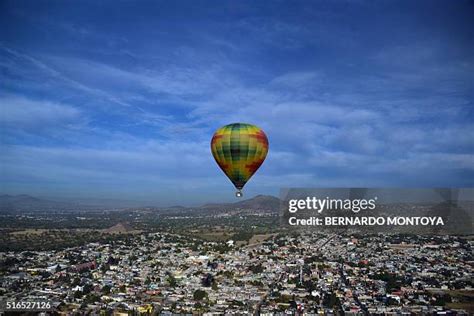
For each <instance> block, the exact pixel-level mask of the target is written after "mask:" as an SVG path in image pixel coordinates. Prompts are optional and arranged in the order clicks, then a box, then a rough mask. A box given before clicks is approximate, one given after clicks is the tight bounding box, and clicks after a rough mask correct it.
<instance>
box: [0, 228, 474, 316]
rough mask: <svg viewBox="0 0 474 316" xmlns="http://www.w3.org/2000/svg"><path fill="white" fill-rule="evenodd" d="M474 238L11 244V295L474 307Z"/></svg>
mask: <svg viewBox="0 0 474 316" xmlns="http://www.w3.org/2000/svg"><path fill="white" fill-rule="evenodd" d="M473 246H474V242H473V240H472V239H470V238H469V237H456V236H424V237H423V236H416V235H390V234H372V235H370V234H367V235H357V234H344V235H340V234H321V233H314V232H288V233H285V234H283V233H279V234H269V235H268V236H267V237H266V239H265V240H261V241H259V242H255V243H251V244H245V245H242V244H239V243H237V242H235V241H234V240H231V239H229V240H227V241H220V242H216V241H204V240H202V239H199V238H195V237H191V236H185V235H180V234H173V233H165V232H143V233H140V234H133V235H130V236H128V237H127V238H123V239H118V240H112V241H110V242H93V243H88V244H85V245H82V246H77V247H71V248H67V249H62V250H53V251H20V252H14V251H10V252H3V253H1V254H0V256H1V263H2V265H1V276H0V287H1V288H0V294H1V297H2V300H3V301H25V300H29V301H32V300H44V301H47V302H51V306H52V309H51V310H52V311H53V312H55V313H59V314H70V313H78V314H85V313H94V314H99V313H106V314H112V313H113V314H114V315H122V314H123V315H132V314H134V315H137V314H163V315H167V314H172V313H200V314H206V315H218V314H219V315H220V314H256V313H258V314H260V315H272V314H277V313H282V312H285V313H290V314H329V315H331V314H338V315H343V314H345V315H364V314H379V315H381V314H409V313H415V314H436V313H439V314H449V313H451V314H458V315H468V314H469V313H473V312H474V310H473V308H474V306H473V304H472V302H473V300H474V288H473V276H474V267H473V263H474V258H473V251H472V249H473Z"/></svg>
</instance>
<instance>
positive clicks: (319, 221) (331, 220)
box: [288, 197, 444, 226]
mask: <svg viewBox="0 0 474 316" xmlns="http://www.w3.org/2000/svg"><path fill="white" fill-rule="evenodd" d="M376 202H377V197H374V198H373V199H331V198H329V197H326V198H324V199H320V198H317V197H306V198H304V199H291V200H289V201H288V212H289V213H290V214H293V215H296V214H295V213H297V212H298V211H311V212H313V213H315V215H319V214H321V213H322V212H323V211H331V210H343V211H351V212H353V213H359V212H360V211H364V210H374V209H375V208H376ZM288 224H290V225H291V226H348V225H349V226H374V225H379V226H383V225H395V226H415V225H423V226H427V225H430V226H438V225H444V221H443V218H442V217H440V216H412V217H410V216H393V217H390V216H388V217H384V216H347V217H345V216H325V217H317V216H310V217H305V218H297V216H290V217H289V218H288Z"/></svg>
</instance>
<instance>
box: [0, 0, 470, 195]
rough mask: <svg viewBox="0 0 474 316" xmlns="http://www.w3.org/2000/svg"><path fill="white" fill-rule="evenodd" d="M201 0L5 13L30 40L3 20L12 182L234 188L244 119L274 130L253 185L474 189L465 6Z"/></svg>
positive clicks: (141, 189)
mask: <svg viewBox="0 0 474 316" xmlns="http://www.w3.org/2000/svg"><path fill="white" fill-rule="evenodd" d="M189 5H190V6H191V7H193V10H189V12H188V11H186V10H184V11H183V12H180V13H179V14H177V12H176V11H175V9H173V8H172V6H170V7H168V6H167V5H160V6H159V8H158V7H157V8H155V7H154V6H153V5H150V9H149V12H145V11H143V10H141V9H140V8H129V10H131V11H133V12H127V16H126V17H125V16H124V15H123V12H122V10H118V11H116V10H107V8H106V7H107V6H104V7H103V6H102V5H101V6H97V7H94V8H95V10H89V9H90V8H87V6H88V4H82V3H81V4H75V6H78V8H77V9H82V10H86V11H87V12H91V15H90V17H88V19H87V21H86V20H85V19H84V17H83V15H77V16H71V15H70V13H69V12H70V11H69V10H68V11H67V12H65V11H64V10H62V6H61V5H59V6H58V7H52V8H50V9H49V10H47V12H46V11H42V10H39V11H38V10H36V11H35V12H33V11H32V9H31V8H28V5H26V4H25V5H22V4H18V5H16V4H15V5H11V6H13V7H17V6H18V7H19V8H15V9H17V10H6V11H4V12H3V13H2V14H4V15H5V19H0V24H1V23H2V21H8V22H9V23H11V24H12V25H11V27H10V28H9V29H10V30H11V29H17V30H18V31H17V33H18V34H13V35H16V36H13V35H12V33H11V32H12V31H7V29H6V28H4V29H0V34H1V35H4V36H3V37H2V38H4V39H5V40H4V41H3V43H2V44H1V45H0V69H1V71H0V80H1V82H2V84H3V86H4V90H5V91H4V94H2V95H1V97H0V103H1V106H2V113H1V118H0V119H1V121H0V122H1V124H2V136H3V137H2V139H1V146H2V153H3V152H4V153H5V154H4V155H2V157H1V158H0V159H1V162H2V167H3V166H5V169H6V170H7V172H5V173H4V174H2V183H5V184H6V185H4V187H3V188H2V190H6V191H8V192H38V193H41V194H46V193H48V192H63V191H61V190H69V191H68V192H70V193H71V192H74V191H75V190H76V191H78V192H81V194H87V193H90V194H93V193H94V192H95V193H96V194H103V195H109V196H112V195H113V194H114V192H116V193H117V192H120V194H121V195H129V196H130V198H134V197H138V196H141V197H145V196H147V198H151V199H153V197H155V199H156V200H158V199H164V200H167V201H169V203H175V202H181V201H179V198H180V196H182V195H183V194H186V195H188V196H189V197H190V198H189V199H190V200H194V201H199V200H202V199H205V200H207V201H208V200H209V199H210V198H209V196H216V198H217V196H227V194H228V191H229V189H230V187H231V185H230V184H229V182H228V181H227V180H226V178H225V177H224V176H223V174H222V173H221V171H220V170H219V169H218V168H216V166H215V163H214V162H213V161H212V156H211V155H210V153H209V139H210V137H211V135H212V133H213V132H214V130H215V129H217V128H218V127H220V126H221V125H224V124H228V123H231V122H236V121H240V122H250V123H254V124H257V125H259V126H261V127H262V128H264V130H265V131H266V133H267V134H268V136H269V139H270V154H269V156H268V158H267V160H266V162H265V163H264V165H263V166H262V168H261V169H260V170H259V174H258V177H255V178H254V179H252V181H251V183H249V185H248V186H247V187H246V189H247V190H249V192H250V193H253V192H255V193H257V192H259V193H273V194H277V193H278V189H279V188H280V187H285V186H378V185H381V186H417V185H420V186H447V185H452V186H462V185H472V184H473V182H472V180H471V179H474V177H470V176H471V175H473V176H474V170H473V165H472V163H471V161H472V160H473V159H472V155H473V153H474V143H473V139H474V126H473V118H474V111H473V109H474V107H473V100H474V94H473V91H474V89H473V86H472V82H473V81H472V78H473V77H472V73H474V59H473V57H472V54H469V52H470V51H472V48H474V45H473V43H472V40H471V39H469V36H468V35H469V34H468V31H467V28H466V27H465V26H466V25H472V21H473V20H472V19H467V13H465V11H466V10H461V11H459V10H458V9H459V8H458V6H462V5H461V4H454V3H453V4H447V3H446V4H436V5H439V6H440V8H439V12H451V14H453V12H459V13H458V15H459V16H458V17H457V19H448V18H446V15H441V14H438V13H437V12H438V11H436V10H434V11H433V12H431V11H430V13H427V15H426V16H424V17H423V19H420V18H417V14H418V13H417V12H422V11H420V10H412V8H403V6H402V7H401V8H400V10H398V11H397V12H393V10H388V9H387V8H385V7H384V5H383V4H370V5H369V4H364V3H352V4H347V3H344V4H342V3H339V4H337V3H336V4H324V5H321V4H317V3H316V4H310V3H307V4H304V5H294V6H291V8H290V7H287V6H286V5H284V4H282V3H275V4H272V5H271V6H269V5H266V4H264V3H262V4H258V5H257V4H255V5H254V4H250V3H246V2H244V3H239V4H238V5H237V4H235V5H232V6H227V5H223V6H224V7H222V8H219V7H216V8H204V7H201V6H196V5H192V4H189ZM84 6H85V7H84ZM415 6H416V4H415ZM441 7H443V8H441ZM104 10H105V11H104ZM222 10H224V12H227V13H228V14H229V15H228V16H227V15H225V16H223V15H222V12H223V11H222ZM13 11H15V12H17V14H14V13H11V12H13ZM96 11H97V12H96ZM18 12H21V14H20V15H21V16H20V17H19V20H18V19H17V18H18ZM191 12H194V13H191ZM466 12H467V11H466ZM96 14H97V15H96ZM104 17H105V18H104ZM135 17H140V19H137V18H135ZM18 21H21V23H23V24H24V25H25V26H24V27H25V28H26V27H27V28H28V32H21V30H22V28H21V27H20V25H19V24H18V23H20V22H18ZM117 21H120V23H118V22H117ZM341 21H344V23H341ZM392 21H397V23H392ZM86 22H87V23H86ZM0 26H1V25H0ZM15 26H16V28H15ZM13 33H15V31H13ZM74 35H75V36H74ZM71 38H73V40H71ZM71 179H73V181H71ZM5 187H6V188H5ZM58 194H60V193H58ZM49 195H51V194H49ZM203 195H204V196H207V198H203V197H202V196H203ZM173 199H175V200H176V201H175V202H173Z"/></svg>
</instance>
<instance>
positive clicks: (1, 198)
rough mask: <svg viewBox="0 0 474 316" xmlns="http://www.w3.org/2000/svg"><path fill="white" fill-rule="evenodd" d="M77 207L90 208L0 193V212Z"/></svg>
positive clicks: (23, 195)
mask: <svg viewBox="0 0 474 316" xmlns="http://www.w3.org/2000/svg"><path fill="white" fill-rule="evenodd" d="M79 208H90V206H88V207H87V206H81V205H76V204H72V203H67V202H58V201H52V200H46V199H40V198H37V197H33V196H30V195H26V194H20V195H8V194H2V195H0V211H2V212H17V211H48V210H75V209H79Z"/></svg>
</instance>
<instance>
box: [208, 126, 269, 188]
mask: <svg viewBox="0 0 474 316" xmlns="http://www.w3.org/2000/svg"><path fill="white" fill-rule="evenodd" d="M211 151H212V155H213V156H214V159H215V160H216V162H217V164H218V165H219V167H220V168H221V169H222V171H224V173H225V174H226V175H227V177H228V178H229V179H230V181H232V183H233V184H234V186H235V187H236V188H237V190H238V191H237V193H236V196H237V197H241V196H242V188H243V187H244V185H245V184H246V183H247V181H248V180H249V179H250V178H251V177H252V176H253V174H254V173H255V172H256V171H257V170H258V168H259V167H260V166H261V165H262V163H263V161H264V160H265V157H266V156H267V153H268V139H267V135H265V133H264V132H263V130H261V129H260V128H258V127H257V126H255V125H251V124H245V123H234V124H229V125H226V126H223V127H221V128H219V129H218V130H217V131H216V132H215V133H214V136H213V137H212V141H211Z"/></svg>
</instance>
